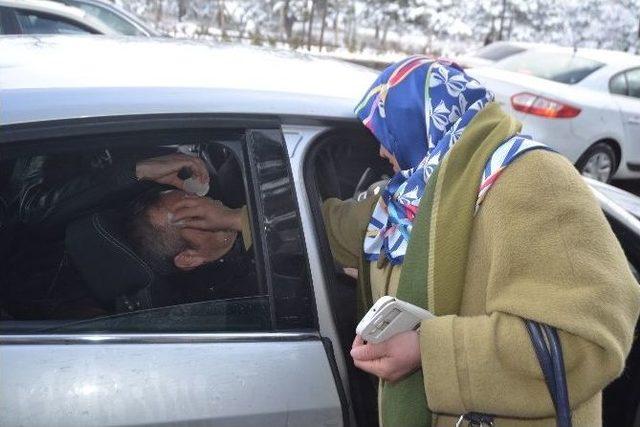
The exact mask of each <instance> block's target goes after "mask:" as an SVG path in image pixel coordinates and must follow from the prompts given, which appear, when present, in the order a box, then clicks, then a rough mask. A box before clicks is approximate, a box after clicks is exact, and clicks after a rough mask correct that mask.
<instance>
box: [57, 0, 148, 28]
mask: <svg viewBox="0 0 640 427" xmlns="http://www.w3.org/2000/svg"><path fill="white" fill-rule="evenodd" d="M53 1H56V2H59V3H63V4H65V5H67V6H71V7H76V8H78V9H82V10H84V11H85V12H87V13H88V14H89V15H91V16H93V17H94V18H97V19H99V20H100V21H102V22H103V23H104V24H105V25H107V26H108V27H109V28H111V29H112V30H113V31H115V32H116V33H117V34H123V35H125V36H147V37H155V36H159V35H160V33H158V32H157V31H156V30H154V29H153V28H151V27H149V26H148V25H147V24H145V23H144V22H143V21H142V20H141V19H140V18H138V17H137V16H135V15H134V14H132V13H129V12H127V11H126V10H124V9H123V8H121V7H118V6H117V5H115V4H113V3H110V2H107V1H102V0H53Z"/></svg>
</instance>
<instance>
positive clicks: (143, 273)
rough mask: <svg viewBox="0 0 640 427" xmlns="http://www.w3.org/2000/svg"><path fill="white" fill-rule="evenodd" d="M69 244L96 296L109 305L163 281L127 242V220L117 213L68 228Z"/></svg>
mask: <svg viewBox="0 0 640 427" xmlns="http://www.w3.org/2000/svg"><path fill="white" fill-rule="evenodd" d="M65 245H66V248H67V251H68V252H69V255H70V256H71V259H72V260H73V263H74V265H75V266H76V268H77V269H78V270H79V271H80V274H81V275H82V277H83V278H84V280H85V281H86V282H87V285H88V287H89V288H90V289H91V291H93V293H94V294H95V296H96V297H97V298H98V299H99V300H101V301H103V302H106V303H112V302H113V301H114V300H115V299H116V298H117V297H119V296H122V295H128V294H131V293H133V292H136V291H138V290H140V289H143V288H146V287H149V286H151V285H153V284H154V282H156V281H157V280H159V278H158V276H157V275H156V274H155V273H154V272H153V271H152V270H151V268H150V267H149V265H148V264H147V263H146V262H145V261H143V260H142V259H141V258H140V257H139V256H138V255H137V254H136V253H135V252H134V251H133V249H132V248H131V246H130V245H129V244H128V243H127V240H126V238H125V235H124V218H123V217H122V214H120V213H118V212H115V211H104V212H98V213H94V214H91V215H89V216H86V217H83V218H81V219H79V220H76V221H74V222H73V223H71V224H69V225H68V226H67V230H66V236H65Z"/></svg>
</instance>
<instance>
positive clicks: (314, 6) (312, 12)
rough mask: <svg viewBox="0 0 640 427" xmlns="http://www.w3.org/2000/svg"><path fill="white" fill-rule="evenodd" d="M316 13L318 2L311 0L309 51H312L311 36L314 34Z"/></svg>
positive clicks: (308, 36)
mask: <svg viewBox="0 0 640 427" xmlns="http://www.w3.org/2000/svg"><path fill="white" fill-rule="evenodd" d="M315 11H316V0H311V13H309V34H308V35H307V50H311V34H312V32H313V15H314V13H315Z"/></svg>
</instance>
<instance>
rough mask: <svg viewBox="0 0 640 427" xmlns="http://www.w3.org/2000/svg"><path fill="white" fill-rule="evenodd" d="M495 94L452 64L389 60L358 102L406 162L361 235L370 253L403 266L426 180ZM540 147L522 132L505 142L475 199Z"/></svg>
mask: <svg viewBox="0 0 640 427" xmlns="http://www.w3.org/2000/svg"><path fill="white" fill-rule="evenodd" d="M493 99H494V96H493V94H492V93H491V92H489V91H488V90H487V89H485V88H484V87H483V86H482V85H481V84H480V83H479V82H478V81H477V80H475V79H473V78H471V77H470V76H468V75H467V74H466V73H465V72H464V71H463V70H462V69H461V68H460V67H458V66H457V65H455V64H452V63H448V62H445V61H441V60H434V59H432V58H429V57H425V56H412V57H409V58H407V59H405V60H404V61H401V62H399V63H397V64H394V65H391V66H390V67H388V68H387V69H386V70H384V71H383V72H382V74H381V75H380V76H379V77H378V79H377V80H376V81H375V82H374V84H373V85H372V86H371V88H370V89H369V91H368V92H367V94H366V95H365V97H364V98H363V100H362V101H361V102H360V104H359V105H358V106H357V107H356V110H355V111H356V114H357V116H358V118H359V119H360V120H361V121H362V122H363V124H364V125H365V126H366V127H367V128H368V129H369V130H370V131H371V132H372V133H373V134H374V136H375V137H376V138H377V139H378V141H379V142H380V144H381V145H382V146H383V147H385V148H386V149H387V150H388V151H389V152H390V153H392V154H393V155H394V156H395V157H396V159H397V160H398V163H399V165H400V167H401V169H402V170H401V171H400V172H398V173H396V174H395V175H394V176H393V178H391V180H390V181H389V183H388V185H387V187H386V189H385V190H384V192H383V194H382V195H381V197H380V199H379V201H378V204H377V205H376V207H375V209H374V211H373V214H372V216H371V220H370V222H369V226H368V228H367V234H366V236H365V240H364V253H365V259H367V260H368V261H375V260H378V259H379V258H380V257H381V256H383V257H386V258H387V259H388V260H389V261H390V262H391V263H392V264H402V262H403V260H404V256H405V254H406V251H407V245H408V243H409V240H410V238H411V231H412V228H413V220H414V218H415V216H416V214H417V211H418V206H419V205H420V200H421V199H422V195H423V193H424V190H425V187H426V184H427V182H428V181H429V178H430V177H431V175H432V174H433V172H434V171H435V169H436V168H437V166H438V165H439V164H440V162H441V161H442V160H443V159H444V157H445V156H446V154H447V153H448V151H449V150H450V149H451V147H453V145H454V144H455V143H456V142H457V141H458V140H459V139H460V136H461V135H462V133H463V132H464V130H465V128H466V126H467V125H468V124H469V123H470V122H471V120H472V119H473V118H474V117H475V116H476V114H478V112H479V111H481V110H482V109H483V108H484V107H485V106H486V105H487V104H488V103H489V102H491V101H493ZM540 146H542V144H539V143H535V142H533V141H530V140H529V139H528V138H526V137H523V136H517V137H514V138H511V139H510V140H509V141H507V142H505V143H504V144H503V145H502V146H501V147H500V148H499V149H498V150H496V152H495V153H494V155H493V156H492V158H491V159H490V160H489V162H488V163H487V164H488V165H489V166H488V169H486V170H485V175H486V174H487V173H488V175H487V178H485V177H482V181H481V184H480V189H479V198H478V205H479V203H480V202H481V201H482V199H483V198H484V195H485V194H486V192H487V190H488V189H489V188H490V186H491V184H493V182H494V181H495V179H496V178H497V176H499V175H500V173H501V171H502V170H503V169H504V168H505V167H506V166H507V165H508V164H510V163H511V162H512V161H513V160H515V158H517V157H518V156H519V155H520V154H522V153H524V152H526V151H528V150H530V149H532V148H537V147H540Z"/></svg>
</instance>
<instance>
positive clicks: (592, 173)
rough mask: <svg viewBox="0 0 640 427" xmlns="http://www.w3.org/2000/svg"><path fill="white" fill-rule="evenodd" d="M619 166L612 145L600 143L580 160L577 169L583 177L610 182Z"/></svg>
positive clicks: (592, 147)
mask: <svg viewBox="0 0 640 427" xmlns="http://www.w3.org/2000/svg"><path fill="white" fill-rule="evenodd" d="M617 165H618V160H617V159H616V153H615V152H614V151H613V148H612V147H611V145H609V144H607V143H606V142H598V143H597V144H595V145H593V146H591V147H590V148H589V149H588V150H587V151H586V152H585V153H584V154H583V155H582V156H581V157H580V159H578V162H577V163H576V168H577V169H578V171H579V172H580V174H581V175H583V176H586V177H589V178H593V179H595V180H598V181H602V182H609V181H610V180H611V177H612V176H613V174H614V172H615V171H616V166H617Z"/></svg>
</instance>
